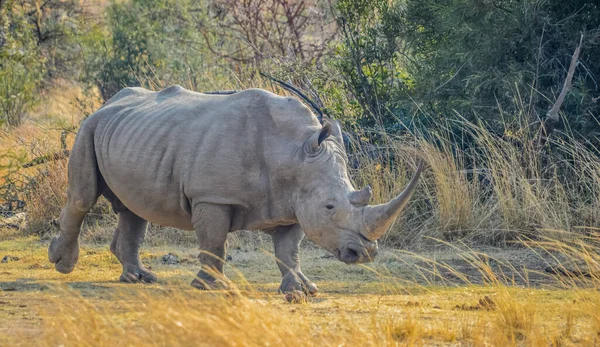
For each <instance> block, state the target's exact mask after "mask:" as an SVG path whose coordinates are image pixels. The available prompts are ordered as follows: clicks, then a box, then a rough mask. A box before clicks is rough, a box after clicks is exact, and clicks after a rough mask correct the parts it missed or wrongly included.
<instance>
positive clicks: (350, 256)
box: [342, 248, 360, 264]
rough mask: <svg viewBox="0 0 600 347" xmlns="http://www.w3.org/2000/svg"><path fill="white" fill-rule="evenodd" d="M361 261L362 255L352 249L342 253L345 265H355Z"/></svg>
mask: <svg viewBox="0 0 600 347" xmlns="http://www.w3.org/2000/svg"><path fill="white" fill-rule="evenodd" d="M359 259H360V255H359V254H358V252H357V251H355V250H353V249H351V248H346V249H345V250H344V251H343V252H342V260H343V261H344V262H345V263H348V264H354V263H356V262H358V260H359Z"/></svg>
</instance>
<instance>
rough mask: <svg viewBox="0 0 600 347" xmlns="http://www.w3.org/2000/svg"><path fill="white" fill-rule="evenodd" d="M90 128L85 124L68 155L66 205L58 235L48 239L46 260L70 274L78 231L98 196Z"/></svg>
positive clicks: (62, 271)
mask: <svg viewBox="0 0 600 347" xmlns="http://www.w3.org/2000/svg"><path fill="white" fill-rule="evenodd" d="M93 138H94V136H93V131H92V130H91V129H90V127H89V126H86V125H84V126H83V128H82V129H81V130H80V132H79V134H78V135H77V140H76V141H75V144H74V145H73V149H72V150H71V155H70V158H69V172H68V176H69V187H68V189H67V204H66V205H65V206H64V207H63V209H62V210H61V212H60V217H59V224H60V234H59V236H58V237H54V238H53V239H52V240H51V241H50V246H49V247H48V260H50V262H52V263H54V264H55V265H54V266H55V268H56V270H57V271H58V272H61V273H65V274H67V273H70V272H71V271H73V268H74V267H75V264H77V261H78V260H79V234H80V232H81V224H82V223H83V219H84V217H85V215H86V214H87V212H88V211H89V210H90V209H91V208H92V207H93V206H94V204H96V201H97V200H98V197H99V196H100V190H99V182H100V180H101V177H100V174H99V171H98V166H97V162H96V155H95V152H94V142H93Z"/></svg>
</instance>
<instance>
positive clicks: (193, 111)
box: [88, 86, 318, 229]
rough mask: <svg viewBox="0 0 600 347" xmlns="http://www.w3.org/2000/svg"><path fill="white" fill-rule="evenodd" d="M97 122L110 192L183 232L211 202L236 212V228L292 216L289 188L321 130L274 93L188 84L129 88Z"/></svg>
mask: <svg viewBox="0 0 600 347" xmlns="http://www.w3.org/2000/svg"><path fill="white" fill-rule="evenodd" d="M298 111H301V112H300V113H301V115H300V116H298V115H296V113H298ZM306 112H307V113H306ZM290 113H292V114H290ZM302 113H304V114H302ZM90 118H92V119H89V120H88V121H92V122H97V125H96V130H95V133H94V142H95V148H96V155H97V160H98V167H99V170H100V172H101V174H102V176H103V178H104V180H105V181H106V184H107V185H108V187H109V188H110V189H111V190H112V191H113V193H114V194H115V195H116V196H117V197H118V198H119V199H120V200H121V202H122V203H123V204H124V205H125V206H126V207H127V208H129V209H130V210H131V211H133V212H134V213H136V214H138V215H139V216H141V217H142V218H145V219H147V220H150V221H152V222H155V223H159V224H163V225H170V226H174V227H178V228H182V229H191V228H192V221H191V210H192V207H193V206H194V205H195V204H197V203H206V202H208V203H215V204H227V205H232V206H234V207H235V208H236V211H237V216H235V217H234V218H235V221H234V224H235V225H234V226H233V227H232V228H234V229H239V228H246V227H256V228H258V227H262V226H263V225H271V224H277V222H278V221H277V220H278V219H282V218H283V219H286V218H287V219H289V218H291V217H290V216H289V212H288V211H281V210H282V209H283V210H286V209H285V207H282V206H281V204H282V203H284V201H285V199H286V197H285V196H284V195H285V194H282V193H284V192H282V188H281V186H282V185H286V184H290V181H292V180H293V177H292V176H293V174H292V173H291V172H288V171H289V169H291V166H293V163H292V161H293V153H294V152H295V150H296V149H297V148H298V147H299V145H300V144H301V142H302V139H303V138H305V137H307V136H308V135H309V134H310V133H311V132H312V131H313V129H312V128H313V127H315V126H317V124H318V123H315V122H317V121H316V118H315V117H314V116H312V114H310V112H308V111H307V110H305V107H303V106H302V105H300V104H299V102H298V101H297V100H292V99H290V98H283V97H278V96H275V95H274V94H270V93H268V92H265V91H260V90H248V91H244V92H240V93H238V94H235V95H231V96H220V95H205V94H199V93H194V92H190V91H187V90H185V89H183V88H181V87H178V86H175V87H170V88H167V89H165V90H163V91H161V92H150V91H147V90H144V89H141V88H131V89H130V88H127V89H125V90H123V91H121V92H120V93H118V94H117V95H115V97H113V98H112V99H111V100H110V101H109V102H108V103H107V105H105V106H104V107H103V108H102V109H100V110H99V111H98V112H96V113H95V114H94V115H92V116H91V117H90ZM280 200H281V201H280ZM282 215H286V216H282Z"/></svg>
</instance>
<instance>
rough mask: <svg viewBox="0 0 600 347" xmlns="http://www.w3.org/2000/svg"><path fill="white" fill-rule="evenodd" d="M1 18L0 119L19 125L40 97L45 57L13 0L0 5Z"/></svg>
mask: <svg viewBox="0 0 600 347" xmlns="http://www.w3.org/2000/svg"><path fill="white" fill-rule="evenodd" d="M0 22H1V23H2V24H1V26H0V123H7V124H9V125H11V126H17V125H19V124H21V121H22V119H23V116H24V115H25V113H26V112H27V111H28V110H29V109H30V108H31V107H32V106H33V105H35V103H36V101H37V95H38V87H39V86H40V83H41V81H42V78H43V76H44V59H43V58H42V57H41V55H40V51H39V48H38V46H37V44H36V41H35V39H34V37H33V34H32V28H31V25H30V24H29V23H28V22H27V19H26V18H25V16H24V14H23V13H22V12H20V11H19V10H18V9H16V8H14V3H13V1H8V2H6V3H2V4H1V5H0Z"/></svg>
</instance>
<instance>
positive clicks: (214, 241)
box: [192, 203, 231, 290]
mask: <svg viewBox="0 0 600 347" xmlns="http://www.w3.org/2000/svg"><path fill="white" fill-rule="evenodd" d="M192 223H193V225H194V229H195V230H196V236H197V237H198V242H199V243H200V254H199V255H198V259H199V260H200V263H201V264H202V268H201V270H200V272H198V275H196V278H195V279H194V280H193V281H192V286H194V287H196V288H198V289H203V290H215V289H227V283H226V282H227V279H226V277H225V275H224V274H223V265H224V262H225V260H224V259H225V254H226V252H227V234H228V233H229V227H230V223H231V207H229V206H226V205H214V204H204V203H203V204H198V205H196V206H194V209H193V211H192Z"/></svg>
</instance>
